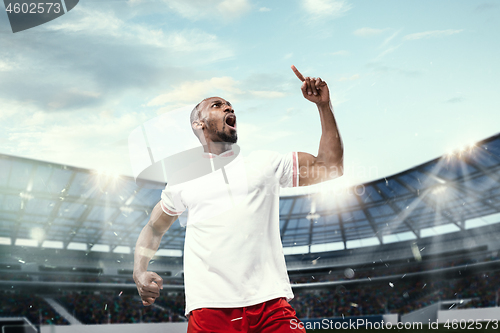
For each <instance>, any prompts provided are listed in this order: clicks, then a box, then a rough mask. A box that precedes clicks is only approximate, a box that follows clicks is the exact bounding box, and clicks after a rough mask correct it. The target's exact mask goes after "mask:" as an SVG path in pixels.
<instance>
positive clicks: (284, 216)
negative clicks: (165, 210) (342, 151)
mask: <svg viewBox="0 0 500 333" xmlns="http://www.w3.org/2000/svg"><path fill="white" fill-rule="evenodd" d="M0 170H1V171H2V172H1V173H0V221H1V227H0V244H5V245H21V246H34V247H36V246H43V247H49V248H65V249H74V250H85V251H88V250H91V251H103V252H109V251H112V252H118V253H129V252H130V251H131V249H132V248H133V247H134V245H135V242H136V240H137V237H138V235H139V233H140V231H141V229H142V227H143V226H144V225H145V223H146V222H147V220H148V217H149V213H150V212H151V209H152V208H153V206H154V205H155V204H156V203H157V202H158V200H159V198H160V191H161V190H160V189H157V188H156V189H155V188H149V186H148V183H143V184H140V185H137V184H136V183H135V182H134V180H133V178H130V177H123V176H118V175H111V174H106V173H99V172H96V171H92V170H87V169H80V168H74V167H69V166H64V165H58V164H54V163H47V162H41V161H35V160H30V159H25V158H20V157H13V156H7V155H0ZM499 207H500V134H498V135H496V136H494V137H491V138H489V139H486V140H484V141H481V142H479V143H477V144H475V145H471V146H468V147H464V148H463V149H461V150H457V151H454V152H453V153H450V154H447V155H445V156H442V157H440V158H437V159H435V160H432V161H430V162H427V163H424V164H422V165H419V166H416V167H414V168H411V169H409V170H407V171H404V172H401V173H399V174H396V175H393V176H391V177H387V178H382V179H379V180H376V181H373V182H370V183H366V184H360V185H357V186H355V187H352V188H348V189H344V190H342V191H339V192H338V193H325V194H321V193H319V194H314V195H304V196H295V197H283V198H281V200H280V228H281V236H282V241H283V245H284V247H285V254H294V253H308V252H321V251H333V250H341V249H345V248H355V247H362V246H370V245H377V244H385V243H392V242H397V241H405V240H409V239H418V238H422V237H427V236H434V235H436V234H442V233H449V232H456V231H460V230H464V229H470V228H474V227H478V226H483V225H486V224H490V223H496V222H499V221H500V214H499V211H500V208H499ZM180 218H181V219H185V218H186V216H185V215H183V216H181V217H180ZM184 233H185V229H184V228H182V227H181V226H180V225H179V223H174V225H173V226H172V227H171V229H170V230H169V231H168V233H167V234H166V235H165V236H164V237H163V240H162V244H161V247H160V248H162V249H163V250H161V252H159V254H163V255H170V256H181V255H182V248H183V244H184Z"/></svg>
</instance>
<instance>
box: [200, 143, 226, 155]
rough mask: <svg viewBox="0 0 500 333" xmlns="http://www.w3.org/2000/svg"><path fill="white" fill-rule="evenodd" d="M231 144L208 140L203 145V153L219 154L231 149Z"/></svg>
mask: <svg viewBox="0 0 500 333" xmlns="http://www.w3.org/2000/svg"><path fill="white" fill-rule="evenodd" d="M232 146H233V144H232V143H230V142H208V143H207V145H204V146H203V150H204V151H205V153H210V154H214V155H220V154H222V153H224V152H226V151H228V150H231V149H232Z"/></svg>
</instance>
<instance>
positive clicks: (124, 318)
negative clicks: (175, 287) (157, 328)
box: [57, 293, 184, 324]
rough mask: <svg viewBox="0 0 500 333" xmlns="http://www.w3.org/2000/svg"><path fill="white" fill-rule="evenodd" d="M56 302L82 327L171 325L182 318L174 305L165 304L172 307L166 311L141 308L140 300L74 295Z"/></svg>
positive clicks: (103, 295)
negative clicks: (83, 325) (88, 325)
mask: <svg viewBox="0 0 500 333" xmlns="http://www.w3.org/2000/svg"><path fill="white" fill-rule="evenodd" d="M164 298H166V296H164ZM182 299H184V296H183V295H182ZM57 301H58V302H59V303H60V304H61V305H63V306H64V307H65V308H66V309H68V311H69V312H70V313H72V314H73V316H74V317H75V318H77V319H78V320H79V321H81V322H82V323H83V324H112V323H156V322H172V321H180V318H182V316H183V315H184V312H183V309H182V311H179V309H178V308H179V307H178V306H176V304H175V303H171V304H169V303H167V304H169V305H172V307H165V308H163V307H162V306H158V304H155V305H153V306H148V307H144V306H143V305H142V302H141V300H140V298H139V297H138V296H132V295H121V294H78V293H73V294H68V295H65V296H61V297H58V298H57ZM182 306H183V305H182ZM179 316H181V317H179Z"/></svg>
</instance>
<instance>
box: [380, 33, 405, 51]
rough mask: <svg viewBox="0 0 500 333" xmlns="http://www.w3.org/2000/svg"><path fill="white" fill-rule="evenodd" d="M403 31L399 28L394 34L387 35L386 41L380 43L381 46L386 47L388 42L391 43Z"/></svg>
mask: <svg viewBox="0 0 500 333" xmlns="http://www.w3.org/2000/svg"><path fill="white" fill-rule="evenodd" d="M400 32H401V30H398V31H396V32H395V33H393V34H392V35H390V36H389V37H387V38H386V39H384V41H383V42H382V44H380V47H381V48H382V47H384V46H386V45H387V44H389V43H390V42H391V41H392V40H393V39H394V38H396V36H397V35H398V34H399V33H400Z"/></svg>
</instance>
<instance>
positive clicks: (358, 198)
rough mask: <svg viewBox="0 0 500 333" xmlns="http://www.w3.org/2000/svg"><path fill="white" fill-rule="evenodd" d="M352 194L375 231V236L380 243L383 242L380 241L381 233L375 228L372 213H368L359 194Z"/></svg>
mask: <svg viewBox="0 0 500 333" xmlns="http://www.w3.org/2000/svg"><path fill="white" fill-rule="evenodd" d="M354 195H355V197H356V200H357V201H358V204H359V207H360V209H361V210H362V211H363V213H364V214H365V216H366V219H367V221H368V223H369V224H370V226H371V227H372V229H373V232H374V233H375V236H376V237H377V238H378V240H379V242H380V244H384V242H383V241H382V235H380V233H379V231H378V230H377V226H376V225H375V221H374V220H373V216H372V214H371V213H370V211H369V210H368V209H366V208H365V204H364V203H363V202H362V201H361V198H360V197H359V195H356V193H355V194H354Z"/></svg>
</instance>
